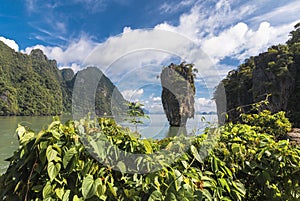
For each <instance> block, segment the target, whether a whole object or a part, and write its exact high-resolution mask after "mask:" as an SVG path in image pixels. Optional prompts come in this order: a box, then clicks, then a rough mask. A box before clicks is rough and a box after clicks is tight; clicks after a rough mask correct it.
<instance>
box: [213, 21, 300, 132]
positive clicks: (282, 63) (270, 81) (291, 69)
mask: <svg viewBox="0 0 300 201" xmlns="http://www.w3.org/2000/svg"><path fill="white" fill-rule="evenodd" d="M290 36H291V38H290V39H289V40H288V41H287V43H286V44H280V45H273V46H271V47H269V48H268V51H266V52H264V53H260V54H259V55H258V56H254V57H250V58H249V59H246V60H245V62H244V63H243V64H241V65H240V66H239V67H238V68H237V69H236V70H232V71H230V72H229V73H228V75H227V77H226V78H225V79H223V80H222V81H221V83H220V85H219V86H221V85H222V86H224V88H225V94H226V102H227V103H226V106H227V107H226V108H227V111H226V112H227V115H228V121H233V122H236V121H238V120H239V117H240V114H241V113H252V112H253V111H252V108H251V104H252V103H258V102H261V101H263V100H265V99H266V96H268V95H269V94H271V96H270V97H269V98H268V102H269V103H268V105H264V106H263V107H260V110H264V109H267V110H270V111H271V112H272V113H276V112H278V111H286V113H287V117H288V118H290V120H291V122H292V123H293V125H294V126H297V127H298V126H300V112H299V111H300V104H299V103H298V101H299V99H300V23H298V24H297V25H296V26H295V30H294V31H292V32H291V33H290ZM219 86H218V87H217V88H216V92H215V98H216V103H217V109H218V110H219V107H218V105H219V104H220V102H221V99H220V98H218V96H219V95H218V94H219V93H220V90H219V89H221V88H222V87H219ZM237 109H238V110H237Z"/></svg>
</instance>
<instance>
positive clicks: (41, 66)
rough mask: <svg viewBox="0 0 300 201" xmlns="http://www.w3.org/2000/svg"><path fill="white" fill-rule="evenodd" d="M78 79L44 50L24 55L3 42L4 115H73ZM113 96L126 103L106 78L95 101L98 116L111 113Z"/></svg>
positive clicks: (0, 97)
mask: <svg viewBox="0 0 300 201" xmlns="http://www.w3.org/2000/svg"><path fill="white" fill-rule="evenodd" d="M101 73H102V72H101ZM75 79H76V75H74V72H73V70H72V69H62V70H59V69H58V67H57V63H56V61H55V60H49V59H48V58H47V57H46V55H44V53H43V52H42V51H41V50H38V49H36V50H32V52H31V53H30V55H27V54H22V53H20V52H15V51H14V50H13V49H11V48H9V47H8V46H7V45H5V44H4V43H3V42H1V41H0V115H59V114H61V113H71V112H72V92H73V87H74V82H75ZM113 93H116V94H117V95H116V97H118V99H119V100H120V102H122V101H123V102H124V99H123V96H122V95H121V93H120V92H119V91H118V90H117V89H116V87H115V86H114V84H113V83H112V82H111V81H110V80H109V79H108V78H107V77H106V76H105V75H103V79H101V80H100V82H99V84H98V90H97V92H96V99H95V100H93V101H94V103H95V109H96V113H97V114H99V115H101V114H104V113H107V114H111V113H110V112H111V96H112V94H113ZM81 98H85V97H81Z"/></svg>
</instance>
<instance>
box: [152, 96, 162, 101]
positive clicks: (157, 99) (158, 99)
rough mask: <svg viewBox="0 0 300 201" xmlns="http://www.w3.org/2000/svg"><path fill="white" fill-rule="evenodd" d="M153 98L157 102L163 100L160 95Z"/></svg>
mask: <svg viewBox="0 0 300 201" xmlns="http://www.w3.org/2000/svg"><path fill="white" fill-rule="evenodd" d="M152 100H153V101H155V102H157V101H161V97H158V96H157V97H153V98H152Z"/></svg>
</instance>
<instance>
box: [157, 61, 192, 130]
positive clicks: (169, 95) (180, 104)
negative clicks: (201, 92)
mask: <svg viewBox="0 0 300 201" xmlns="http://www.w3.org/2000/svg"><path fill="white" fill-rule="evenodd" d="M193 70H194V69H193V65H192V64H186V63H181V64H180V65H175V64H170V65H169V66H168V67H165V68H164V69H163V70H162V73H161V76H160V78H161V85H162V88H163V90H162V95H161V98H162V104H163V108H164V112H165V114H166V116H167V119H168V121H169V124H170V126H185V125H186V122H187V119H188V118H192V117H194V112H195V109H194V103H195V100H194V96H195V85H194V76H195V75H194V73H193Z"/></svg>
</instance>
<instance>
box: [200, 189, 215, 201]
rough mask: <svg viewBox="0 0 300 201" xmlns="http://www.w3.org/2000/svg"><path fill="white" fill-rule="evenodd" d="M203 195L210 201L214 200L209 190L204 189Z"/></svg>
mask: <svg viewBox="0 0 300 201" xmlns="http://www.w3.org/2000/svg"><path fill="white" fill-rule="evenodd" d="M202 195H203V197H206V198H207V199H208V200H209V201H212V200H213V198H212V195H211V194H210V192H209V191H208V190H207V189H204V190H203V191H202Z"/></svg>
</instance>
